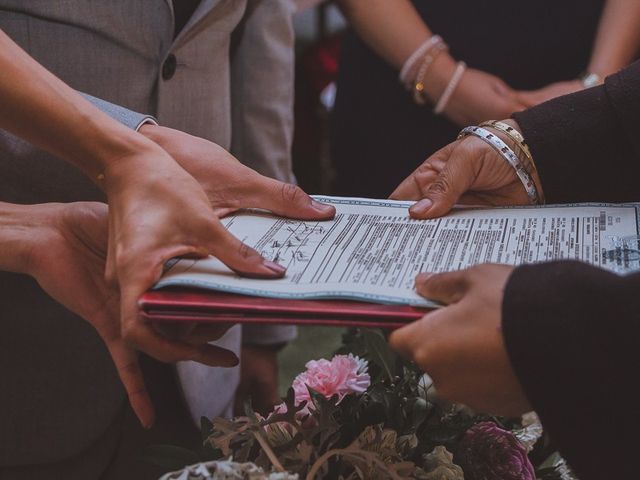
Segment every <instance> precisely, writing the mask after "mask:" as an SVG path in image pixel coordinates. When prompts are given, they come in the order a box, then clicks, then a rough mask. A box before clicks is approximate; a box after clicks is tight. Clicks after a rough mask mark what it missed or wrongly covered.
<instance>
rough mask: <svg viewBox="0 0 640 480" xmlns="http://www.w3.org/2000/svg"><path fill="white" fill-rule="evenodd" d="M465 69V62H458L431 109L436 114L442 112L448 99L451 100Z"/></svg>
mask: <svg viewBox="0 0 640 480" xmlns="http://www.w3.org/2000/svg"><path fill="white" fill-rule="evenodd" d="M466 70H467V64H466V63H464V62H459V63H458V66H457V67H456V70H455V72H453V76H452V77H451V80H449V85H447V88H445V89H444V92H443V93H442V95H441V96H440V100H438V103H437V104H436V108H434V109H433V112H434V113H435V114H436V115H440V114H441V113H442V112H444V109H445V108H446V107H447V104H448V103H449V100H451V97H452V96H453V92H455V90H456V88H458V84H459V83H460V81H461V80H462V76H463V75H464V72H465V71H466Z"/></svg>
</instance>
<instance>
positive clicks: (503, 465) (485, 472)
mask: <svg viewBox="0 0 640 480" xmlns="http://www.w3.org/2000/svg"><path fill="white" fill-rule="evenodd" d="M458 462H459V463H460V465H461V466H462V468H463V470H464V478H465V479H466V480H535V478H536V476H535V472H534V469H533V465H531V462H530V461H529V457H528V456H527V449H526V447H525V446H524V445H523V444H522V443H520V441H519V440H518V439H517V438H516V437H514V436H513V434H512V433H511V432H509V431H507V430H503V429H502V428H500V427H498V425H496V424H495V423H494V422H481V423H477V424H476V425H474V426H473V427H471V428H470V429H469V430H467V432H466V433H465V435H464V437H463V438H462V441H461V442H460V445H459V447H458Z"/></svg>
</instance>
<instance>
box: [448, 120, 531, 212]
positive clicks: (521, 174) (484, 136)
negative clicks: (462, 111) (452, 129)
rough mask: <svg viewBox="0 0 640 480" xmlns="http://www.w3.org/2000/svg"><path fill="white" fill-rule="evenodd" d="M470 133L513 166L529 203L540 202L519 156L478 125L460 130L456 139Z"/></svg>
mask: <svg viewBox="0 0 640 480" xmlns="http://www.w3.org/2000/svg"><path fill="white" fill-rule="evenodd" d="M469 135H472V136H474V137H478V138H479V139H481V140H484V141H485V142H486V143H488V144H489V145H490V146H491V147H493V149H494V150H496V151H497V152H498V153H499V154H500V155H501V156H502V158H504V159H505V160H506V161H507V163H508V164H509V165H511V166H512V167H513V169H514V170H515V171H516V175H517V176H518V178H519V179H520V181H521V182H522V185H523V186H524V189H525V191H526V192H527V197H529V203H531V204H532V205H537V204H539V203H540V195H539V194H538V188H537V187H536V184H535V182H534V181H533V178H531V175H530V174H529V172H528V171H527V170H526V168H525V167H524V165H523V164H522V162H521V161H520V158H518V156H517V155H516V154H515V153H514V152H513V150H511V148H509V146H508V145H507V144H506V143H504V142H503V141H502V139H501V138H500V137H498V136H497V135H495V134H493V133H491V132H490V131H489V130H485V129H484V128H480V127H467V128H465V129H463V130H462V131H461V132H460V135H458V139H461V138H465V137H468V136H469Z"/></svg>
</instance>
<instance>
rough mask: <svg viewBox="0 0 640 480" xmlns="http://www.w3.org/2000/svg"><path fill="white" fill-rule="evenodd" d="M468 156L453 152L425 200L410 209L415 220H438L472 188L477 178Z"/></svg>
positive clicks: (429, 186) (428, 189)
mask: <svg viewBox="0 0 640 480" xmlns="http://www.w3.org/2000/svg"><path fill="white" fill-rule="evenodd" d="M467 157H468V154H466V153H463V152H459V153H457V152H456V150H454V151H453V153H452V154H451V157H450V158H449V161H448V162H447V163H446V164H445V165H444V167H443V168H442V170H441V171H440V173H439V175H438V176H437V177H436V178H435V180H433V181H432V182H431V183H430V184H429V185H428V187H427V188H426V190H423V197H424V198H423V199H422V200H420V201H419V202H417V203H415V204H414V205H413V206H411V208H409V214H410V215H411V217H413V218H417V219H425V218H436V217H441V216H443V215H446V214H447V213H449V212H450V211H451V209H452V208H453V206H454V205H455V204H456V203H457V202H458V200H459V199H460V197H461V196H462V195H463V194H464V193H465V192H466V191H467V190H469V188H470V187H471V185H472V184H473V181H474V179H475V177H476V173H475V172H474V169H473V163H472V162H471V161H470V159H469V158H467Z"/></svg>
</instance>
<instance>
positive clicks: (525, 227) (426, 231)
mask: <svg viewBox="0 0 640 480" xmlns="http://www.w3.org/2000/svg"><path fill="white" fill-rule="evenodd" d="M317 199H318V200H320V201H322V202H326V203H330V204H333V205H334V206H335V207H336V210H337V213H336V216H335V219H333V220H330V221H325V222H308V221H306V222H305V221H297V220H289V219H284V218H278V217H274V216H272V215H270V214H268V213H264V212H259V211H247V212H241V213H238V214H235V215H233V216H230V217H227V218H226V219H224V220H223V223H224V225H225V226H226V228H227V229H229V231H230V232H231V233H233V234H234V235H235V236H236V237H238V238H239V239H240V240H241V241H243V242H244V243H246V244H247V245H249V246H251V247H253V248H255V249H256V250H257V251H259V252H260V253H261V254H262V255H264V256H265V257H266V258H267V259H270V260H272V261H275V262H278V263H279V264H281V265H282V266H284V267H286V268H287V275H286V276H285V278H282V279H277V280H255V279H249V278H241V277H239V276H238V275H236V274H235V273H233V272H232V271H231V270H229V269H228V268H227V267H226V266H225V265H224V264H223V263H222V262H220V261H218V260H217V259H215V258H213V257H209V258H207V259H201V260H191V259H180V260H175V261H173V262H172V263H171V264H170V265H169V266H168V268H167V271H166V272H165V274H164V276H163V277H162V279H161V280H160V281H159V282H158V284H157V285H156V289H162V288H164V287H187V288H193V289H208V290H215V291H218V292H225V293H232V294H241V295H248V296H253V297H269V298H273V299H284V300H318V299H325V300H326V299H334V300H335V299H341V300H357V301H361V302H370V303H380V304H395V305H404V306H414V307H424V308H434V307H437V306H438V304H436V303H434V302H431V301H429V300H426V299H424V298H422V297H420V296H419V295H418V294H417V293H416V292H415V290H414V279H415V276H416V275H417V274H418V273H419V272H423V271H428V272H444V271H451V270H460V269H464V268H467V267H470V266H472V265H476V264H480V263H502V264H508V265H520V264H522V263H534V262H546V261H552V260H579V261H584V262H587V263H590V264H593V265H596V266H600V267H602V268H606V269H610V270H612V271H615V272H618V273H624V272H627V271H631V270H634V269H638V268H639V267H640V256H639V255H638V254H637V253H636V249H637V247H638V245H637V243H638V242H637V236H638V234H639V232H638V223H639V222H638V218H639V208H640V204H639V205H635V204H634V205H601V204H584V205H563V206H548V207H518V208H492V209H487V208H482V209H474V208H464V209H457V210H454V211H453V212H452V213H451V214H450V215H448V216H446V217H443V218H438V219H433V220H413V219H410V218H409V216H408V214H407V208H408V207H409V206H410V205H411V204H412V203H411V202H399V201H391V200H369V199H358V198H339V197H317Z"/></svg>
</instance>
